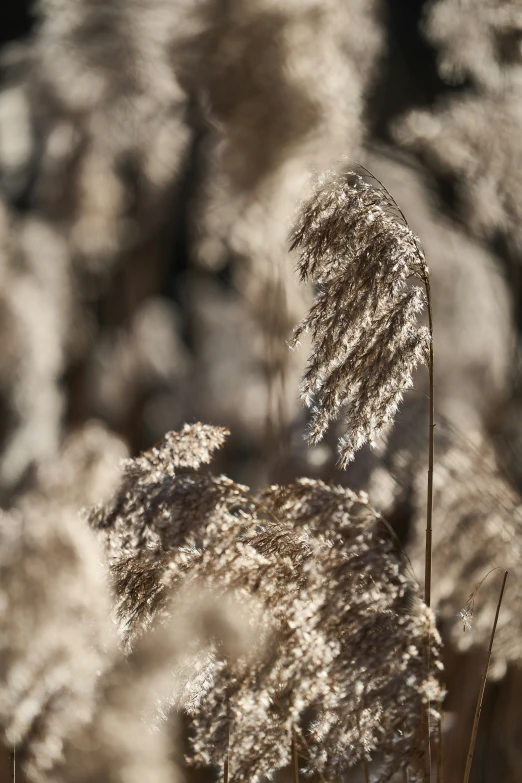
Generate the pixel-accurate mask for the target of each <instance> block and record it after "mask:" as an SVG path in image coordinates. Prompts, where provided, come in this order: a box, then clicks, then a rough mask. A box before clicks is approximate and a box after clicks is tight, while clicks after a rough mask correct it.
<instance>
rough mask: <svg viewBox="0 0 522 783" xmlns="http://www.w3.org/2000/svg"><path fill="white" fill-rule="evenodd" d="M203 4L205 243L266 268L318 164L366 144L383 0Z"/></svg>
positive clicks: (199, 43) (200, 83)
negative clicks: (207, 129)
mask: <svg viewBox="0 0 522 783" xmlns="http://www.w3.org/2000/svg"><path fill="white" fill-rule="evenodd" d="M200 13H201V15H202V18H203V19H204V20H205V23H204V25H203V26H202V30H201V31H200V32H199V33H198V35H197V36H195V39H194V42H191V48H190V51H189V52H188V56H187V64H186V80H187V81H188V83H189V84H190V85H192V86H193V89H195V90H197V91H199V92H201V94H202V95H203V96H204V98H205V103H206V110H207V113H208V118H209V120H210V122H211V124H212V125H213V127H214V133H213V138H212V139H211V141H212V149H211V153H212V159H213V165H212V167H211V176H210V179H209V180H208V183H207V188H208V195H207V202H206V204H205V210H204V224H205V226H206V228H205V229H203V241H202V243H201V245H200V253H201V255H202V257H203V259H204V260H205V261H206V262H207V263H213V264H215V263H216V262H221V263H222V262H223V260H224V258H223V256H224V254H225V258H226V253H227V252H230V251H232V252H234V253H236V254H239V256H241V257H245V258H246V259H247V260H248V259H250V260H251V261H252V262H253V263H255V264H260V265H261V269H260V270H259V271H256V270H254V272H255V274H260V275H261V276H264V277H266V276H268V275H269V274H270V272H269V267H270V263H274V262H278V263H280V258H279V257H280V256H281V254H282V252H283V251H284V249H285V248H286V238H287V234H288V230H289V227H290V224H291V220H292V217H293V214H294V210H295V208H296V206H297V204H298V203H299V201H300V199H301V198H302V195H303V192H304V190H305V188H306V187H307V181H308V178H309V174H310V171H311V170H312V169H313V168H315V167H318V168H324V167H326V166H328V165H329V164H331V162H332V161H333V160H336V159H338V157H339V155H340V154H341V153H342V152H346V151H347V149H349V150H351V151H354V152H355V150H357V149H358V148H359V146H360V143H361V115H362V112H363V109H364V102H365V97H364V91H365V88H366V86H367V84H368V81H369V79H370V78H371V76H372V75H373V73H374V69H375V66H376V61H377V56H378V53H379V51H380V48H381V37H382V33H381V30H380V27H379V24H378V20H379V3H378V2H377V1H376V0H372V2H361V0H350V1H349V2H347V3H341V2H339V0H328V2H326V3H324V2H317V0H307V1H306V2H296V1H295V0H284V2H274V0H255V1H254V2H249V3H246V2H244V0H234V1H233V2H232V3H224V2H222V1H221V0H218V1H216V0H207V2H205V3H203V4H202V5H201V11H200ZM199 230H200V231H201V228H199Z"/></svg>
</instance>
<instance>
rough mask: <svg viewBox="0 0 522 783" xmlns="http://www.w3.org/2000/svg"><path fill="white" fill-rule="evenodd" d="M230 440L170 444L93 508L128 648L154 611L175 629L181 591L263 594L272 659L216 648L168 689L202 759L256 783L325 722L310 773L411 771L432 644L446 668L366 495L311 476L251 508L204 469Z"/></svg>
mask: <svg viewBox="0 0 522 783" xmlns="http://www.w3.org/2000/svg"><path fill="white" fill-rule="evenodd" d="M223 437H224V433H223V431H222V430H219V429H216V428H210V427H204V426H203V425H193V426H191V427H189V426H186V427H185V429H184V430H182V431H181V432H180V433H170V434H169V435H168V436H167V438H166V440H165V442H164V443H163V444H162V445H160V446H157V447H155V448H154V449H153V450H152V451H150V452H146V453H145V454H144V455H142V456H141V457H139V458H137V459H136V460H134V461H130V462H128V463H127V464H126V466H125V468H124V473H123V476H122V482H121V484H120V488H119V490H118V492H117V493H116V495H115V497H114V498H113V500H112V501H111V502H110V503H109V504H108V505H106V506H105V507H104V508H99V509H96V510H94V511H93V512H91V515H90V519H91V524H93V525H94V527H96V528H97V529H98V530H99V531H100V532H101V535H102V536H103V537H104V538H105V540H106V542H107V544H108V547H109V552H110V557H111V562H112V571H113V576H114V577H115V587H116V590H117V593H118V595H119V612H120V617H121V618H122V620H123V630H124V633H125V635H126V638H127V641H128V643H130V645H131V646H132V644H135V643H136V642H135V639H136V637H137V636H138V635H139V634H140V633H143V628H144V627H145V626H147V625H149V624H150V622H151V621H152V619H153V618H154V616H155V615H157V618H158V620H160V621H161V620H162V621H166V618H167V617H168V614H169V612H170V611H172V610H171V608H169V602H171V601H172V596H173V595H174V596H176V595H178V594H179V592H180V591H182V590H187V589H188V588H189V587H190V585H191V584H193V583H194V581H196V583H201V582H203V583H205V584H207V585H209V586H211V589H212V592H213V593H214V594H215V595H219V594H221V593H222V592H223V591H227V592H230V591H232V592H233V594H234V595H236V597H237V600H238V601H240V603H241V602H243V603H244V602H245V601H249V600H252V598H255V599H256V602H258V606H259V614H258V615H257V620H256V625H257V627H258V632H259V633H260V638H261V639H264V640H267V639H270V645H269V650H270V654H269V655H268V656H267V658H266V659H265V660H262V661H261V662H258V663H256V662H255V661H252V659H251V658H247V659H240V660H239V661H238V663H237V664H236V665H231V664H230V662H229V661H228V660H227V658H226V657H223V655H222V653H221V652H220V651H219V649H218V648H215V647H214V648H211V649H209V650H208V652H204V653H203V654H202V655H201V656H199V658H198V660H197V661H196V663H195V664H192V665H191V666H190V665H189V666H186V667H184V669H183V671H182V672H180V673H179V676H178V684H177V687H176V688H175V689H173V691H172V693H171V694H170V697H169V703H171V704H176V703H177V704H179V705H181V706H183V707H184V708H185V709H186V710H187V711H188V712H189V714H191V715H192V717H193V721H194V742H193V754H194V759H195V760H196V761H199V762H201V761H203V762H206V763H214V764H224V762H225V759H227V758H228V763H229V768H230V774H231V776H232V778H233V779H238V780H239V779H241V780H243V779H246V778H247V777H248V779H249V780H260V779H262V777H263V776H264V775H266V774H267V773H268V772H270V771H274V770H276V769H278V768H280V767H282V766H284V765H285V764H286V763H288V760H289V755H290V749H291V738H292V731H293V727H296V726H300V731H308V728H309V727H308V723H307V721H308V720H309V717H308V718H307V717H306V716H315V720H314V725H313V727H312V733H311V736H310V743H309V765H310V767H311V768H312V769H319V770H333V769H338V768H342V767H343V766H349V765H352V764H354V763H357V762H358V761H360V760H361V759H362V758H365V757H366V756H368V757H369V756H371V755H372V754H373V753H376V754H379V758H382V763H383V772H382V779H385V775H387V774H388V775H389V774H391V772H392V771H393V770H394V769H396V768H398V767H400V766H401V765H404V764H405V763H407V762H411V756H412V752H413V751H414V750H416V749H417V747H418V743H419V737H418V732H417V727H418V721H419V714H420V710H421V705H422V703H423V701H428V700H429V701H435V702H436V701H437V700H438V699H439V697H440V693H439V690H438V686H437V684H436V681H435V680H434V679H433V678H432V677H430V676H428V674H427V672H426V664H425V662H424V660H423V657H422V652H421V651H422V647H423V645H424V644H425V641H426V635H427V634H428V636H429V638H430V645H431V647H432V653H433V660H434V661H435V660H436V658H437V647H438V637H437V634H436V631H435V630H434V626H433V622H432V619H431V615H430V613H429V612H428V611H427V610H426V607H425V606H424V605H423V604H422V603H421V602H420V601H419V599H418V598H417V597H416V587H415V586H414V584H413V583H412V582H411V580H410V579H409V578H407V577H406V576H405V575H404V574H403V573H402V568H401V558H400V555H398V554H397V552H396V548H395V547H396V545H395V543H394V541H393V539H392V538H391V537H390V535H389V533H388V531H387V529H386V528H385V527H384V526H383V525H382V522H381V521H380V520H379V519H378V518H377V517H376V515H375V513H374V512H373V511H372V509H371V508H370V507H369V506H368V503H367V499H366V498H365V497H359V496H356V495H354V494H353V493H351V492H349V491H348V490H343V489H341V488H332V487H328V486H327V485H324V484H322V483H321V482H313V481H307V480H302V481H301V482H300V483H299V484H297V485H296V486H290V487H286V488H285V487H283V488H279V487H274V488H272V489H270V490H267V491H266V492H264V493H263V494H262V495H261V496H260V497H259V498H253V497H252V496H250V495H249V494H248V491H247V489H246V488H245V487H240V486H238V485H236V484H234V483H233V482H231V481H230V480H228V479H225V478H223V477H221V478H215V477H213V476H212V475H209V474H205V473H202V472H201V470H199V467H200V465H201V464H202V463H203V462H206V461H208V459H209V457H210V453H211V451H212V450H213V449H215V448H216V447H217V446H218V445H219V444H220V443H221V442H222V440H223ZM370 661H371V663H370ZM378 725H382V726H383V727H385V729H384V731H381V730H380V729H379V730H378V729H377V726H378ZM347 754H348V755H347Z"/></svg>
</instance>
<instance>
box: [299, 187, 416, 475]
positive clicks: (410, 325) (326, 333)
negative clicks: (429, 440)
mask: <svg viewBox="0 0 522 783" xmlns="http://www.w3.org/2000/svg"><path fill="white" fill-rule="evenodd" d="M294 246H295V247H297V248H298V249H299V252H300V263H299V271H300V274H301V279H302V280H312V281H313V282H314V283H316V285H317V289H318V290H317V296H316V301H315V303H314V305H313V307H312V308H311V310H310V312H309V314H308V315H307V316H306V318H305V319H304V320H303V321H302V323H301V324H300V325H299V326H298V327H297V329H296V331H295V336H294V345H295V344H297V343H298V341H299V338H300V336H301V335H302V334H303V333H306V332H310V334H311V337H312V354H311V357H310V359H309V361H308V367H307V370H306V373H305V375H304V378H303V383H302V388H301V391H302V396H303V398H304V400H305V401H306V403H307V405H308V406H309V407H311V409H312V417H311V424H310V429H309V433H308V437H309V440H310V441H311V442H312V443H317V442H318V441H319V440H320V439H321V438H322V437H323V435H324V433H325V431H326V429H327V428H328V425H329V423H330V422H331V421H332V420H333V419H335V418H337V417H338V415H339V412H340V410H341V409H342V408H346V410H347V432H346V434H345V436H344V437H343V438H342V439H341V441H340V463H341V466H343V467H344V466H346V464H347V463H348V462H350V461H351V460H352V459H353V457H354V453H355V452H356V451H357V450H358V449H359V448H361V446H362V445H363V444H364V443H366V442H369V443H370V444H373V443H374V442H375V440H376V438H377V437H378V436H379V435H380V434H381V433H383V432H384V431H385V430H386V429H387V428H388V427H389V426H390V425H391V423H392V420H393V416H394V414H395V412H396V410H397V407H398V405H399V402H400V401H401V399H402V395H403V392H404V390H405V389H408V388H409V387H410V386H411V385H412V372H413V370H414V368H415V367H416V366H417V365H418V364H419V363H423V362H426V361H427V360H428V352H429V345H430V341H431V336H430V332H429V330H428V328H427V327H425V326H422V325H420V324H419V322H418V315H419V313H420V311H421V310H422V309H423V307H424V304H425V301H426V297H425V294H424V292H423V290H422V289H421V288H419V287H416V286H410V285H409V284H408V281H409V280H410V278H416V279H418V280H420V281H422V282H423V283H424V284H425V285H428V270H427V266H426V262H425V260H424V255H423V253H422V251H421V250H420V247H419V243H418V241H417V239H416V237H415V235H414V234H413V233H412V231H411V230H410V228H409V227H408V226H407V225H406V223H405V221H404V219H403V218H402V214H401V213H399V212H398V208H397V206H396V205H395V204H394V202H392V200H391V198H390V197H389V196H388V194H387V193H386V192H385V191H384V190H382V189H380V188H378V187H375V186H374V185H372V184H369V183H368V182H366V181H365V180H364V179H363V178H362V177H361V176H360V175H358V174H355V173H353V172H348V173H345V174H342V175H334V174H328V175H326V176H325V178H324V179H323V180H321V181H320V183H319V187H318V188H317V191H316V193H315V195H314V197H313V198H312V199H311V200H310V201H309V202H308V203H306V204H305V205H304V207H303V208H302V211H301V214H300V217H299V220H298V224H297V228H296V231H295V237H294Z"/></svg>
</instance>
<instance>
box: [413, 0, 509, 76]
mask: <svg viewBox="0 0 522 783" xmlns="http://www.w3.org/2000/svg"><path fill="white" fill-rule="evenodd" d="M425 29H426V33H427V35H428V38H429V39H430V41H431V42H432V43H433V44H434V45H435V46H436V47H437V49H438V59H439V68H440V71H441V74H442V76H443V77H444V78H445V79H447V81H450V82H462V81H464V80H465V79H466V78H469V77H471V78H472V79H473V81H475V82H476V83H478V84H480V85H482V86H484V87H487V88H490V89H500V90H502V89H503V88H504V87H506V84H507V82H518V84H519V85H520V84H521V81H522V49H521V47H520V36H521V34H522V9H521V8H520V4H519V3H518V2H517V0H478V1H477V2H473V3H471V2H469V0H465V2H462V0H435V2H433V1H432V2H431V4H430V6H429V7H428V13H427V16H426V25H425Z"/></svg>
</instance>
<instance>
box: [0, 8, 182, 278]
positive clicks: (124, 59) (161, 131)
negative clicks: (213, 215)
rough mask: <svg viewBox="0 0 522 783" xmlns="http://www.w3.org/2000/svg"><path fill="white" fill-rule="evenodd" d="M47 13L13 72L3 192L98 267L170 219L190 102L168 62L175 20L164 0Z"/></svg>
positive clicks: (16, 57) (9, 70) (5, 96)
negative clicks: (164, 205) (167, 209)
mask: <svg viewBox="0 0 522 783" xmlns="http://www.w3.org/2000/svg"><path fill="white" fill-rule="evenodd" d="M37 11H38V15H39V23H38V25H37V28H36V31H35V34H34V37H33V38H32V40H31V41H30V44H28V45H24V46H22V45H18V47H17V48H16V49H14V50H13V52H12V54H11V56H10V58H8V59H7V60H6V63H5V65H4V69H5V75H4V78H5V82H6V86H5V87H4V90H3V91H2V93H1V94H0V127H1V128H2V130H1V131H0V136H1V137H2V138H3V139H4V140H5V141H4V144H3V145H0V155H1V156H2V157H1V161H2V169H3V170H4V172H5V173H4V176H3V183H2V184H3V189H4V192H6V193H7V194H8V198H9V200H10V201H12V202H14V203H16V202H17V201H18V200H19V199H20V198H24V199H25V200H27V202H28V203H30V205H31V208H32V209H36V210H38V211H40V212H41V213H42V214H43V215H44V216H45V218H46V219H47V220H50V221H52V222H53V223H54V224H55V225H56V226H57V227H58V228H59V229H60V230H62V231H63V232H64V235H65V237H66V238H67V240H68V242H69V243H70V247H69V250H70V253H71V255H72V257H73V258H74V261H75V262H76V263H81V264H85V265H87V267H90V268H93V269H94V270H96V269H98V270H99V269H100V268H102V267H103V266H104V265H107V264H108V263H109V262H111V261H113V260H114V258H115V257H117V255H118V253H120V252H121V251H122V250H123V249H126V248H128V247H129V246H131V245H132V244H133V243H135V242H136V241H137V240H139V239H140V238H141V237H142V236H143V232H144V230H147V229H148V230H150V228H151V226H156V225H157V224H158V219H159V218H163V214H164V213H163V210H161V209H160V206H161V197H162V196H164V194H165V189H166V188H170V187H171V185H172V181H173V179H174V178H175V176H176V175H177V173H178V171H179V168H180V165H181V160H182V158H183V155H184V153H185V149H186V145H187V142H188V138H189V131H188V128H187V127H186V126H185V124H184V122H183V119H184V109H185V103H186V97H185V94H184V93H183V92H182V90H181V88H180V86H179V85H178V82H177V80H176V77H175V75H174V71H173V68H172V65H171V62H170V60H169V45H170V44H171V42H172V37H173V35H174V30H175V28H176V16H177V15H176V13H175V10H174V9H173V8H172V6H171V4H170V3H168V2H162V1H161V0H158V2H153V3H140V2H135V3H130V4H129V3H120V2H110V3H100V2H95V3H87V2H83V1H82V0H76V1H75V2H73V3H65V2H62V0H42V2H40V3H39V5H38V6H37ZM16 134H17V135H16ZM14 138H18V139H19V141H18V143H15V142H14V140H13V139H14ZM21 140H23V142H24V143H22V141H21ZM2 153H3V154H2Z"/></svg>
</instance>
